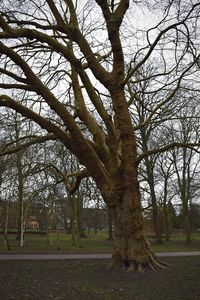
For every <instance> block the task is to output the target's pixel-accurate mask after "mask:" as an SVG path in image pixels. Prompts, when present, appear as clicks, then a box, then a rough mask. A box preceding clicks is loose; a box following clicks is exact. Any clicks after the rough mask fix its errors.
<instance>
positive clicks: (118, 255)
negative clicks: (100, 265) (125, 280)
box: [109, 187, 164, 272]
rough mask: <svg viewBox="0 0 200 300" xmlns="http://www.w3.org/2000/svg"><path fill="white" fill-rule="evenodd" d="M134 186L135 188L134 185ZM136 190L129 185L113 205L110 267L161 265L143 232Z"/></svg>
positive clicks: (140, 268) (141, 270) (151, 267)
mask: <svg viewBox="0 0 200 300" xmlns="http://www.w3.org/2000/svg"><path fill="white" fill-rule="evenodd" d="M137 189H139V188H138V187H137ZM138 195H139V192H136V191H135V190H134V189H133V188H131V189H130V188H129V189H127V190H125V191H124V193H123V197H122V199H121V201H120V202H119V204H118V205H117V206H116V208H115V209H113V216H114V236H115V244H114V249H113V255H112V262H111V264H110V266H109V267H111V268H125V269H127V271H128V272H129V271H133V270H135V271H138V272H143V271H145V270H147V269H153V270H156V269H158V268H162V267H164V263H162V262H160V261H159V260H158V258H157V257H156V256H155V255H154V254H153V253H152V252H151V249H150V245H149V243H148V241H147V240H146V238H145V237H144V233H143V216H142V212H141V205H140V199H139V196H138Z"/></svg>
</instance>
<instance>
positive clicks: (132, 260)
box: [108, 238, 167, 272]
mask: <svg viewBox="0 0 200 300" xmlns="http://www.w3.org/2000/svg"><path fill="white" fill-rule="evenodd" d="M134 242H136V241H134ZM131 244H132V243H131ZM120 245H122V243H121V244H120ZM129 246H130V245H129ZM166 266H167V264H166V263H165V262H162V261H160V260H159V259H158V257H156V255H155V254H154V253H153V252H151V250H150V247H149V243H148V241H147V240H146V239H145V238H143V239H142V241H139V240H138V241H137V243H136V244H135V243H134V246H133V245H132V247H131V248H130V249H128V248H126V252H124V249H123V248H122V247H115V249H114V251H113V255H112V261H111V263H110V264H109V265H108V268H109V269H123V270H126V271H127V272H132V271H136V272H145V271H147V270H154V271H156V270H158V269H164V268H165V267H166Z"/></svg>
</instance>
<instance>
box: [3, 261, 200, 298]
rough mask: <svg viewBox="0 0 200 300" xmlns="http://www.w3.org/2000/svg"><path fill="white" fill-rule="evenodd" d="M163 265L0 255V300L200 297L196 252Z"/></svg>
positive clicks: (198, 267)
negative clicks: (145, 268) (122, 266)
mask: <svg viewBox="0 0 200 300" xmlns="http://www.w3.org/2000/svg"><path fill="white" fill-rule="evenodd" d="M164 260H165V262H167V263H169V264H170V266H169V267H168V268H166V269H165V270H159V271H157V272H155V271H149V272H146V273H144V274H138V273H125V272H124V271H113V270H109V271H108V270H106V266H107V264H108V260H102V259H99V260H61V261H58V260H55V261H0V270H1V272H0V300H10V299H14V300H25V299H26V300H28V299H31V300H36V299H37V300H43V299H44V300H46V299H54V300H60V299H66V300H79V299H81V300H120V299H121V300H122V299H123V300H160V299H163V300H199V299H200V257H199V256H196V257H170V258H165V259H164Z"/></svg>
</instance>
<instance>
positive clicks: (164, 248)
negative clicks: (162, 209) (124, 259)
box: [0, 232, 200, 253]
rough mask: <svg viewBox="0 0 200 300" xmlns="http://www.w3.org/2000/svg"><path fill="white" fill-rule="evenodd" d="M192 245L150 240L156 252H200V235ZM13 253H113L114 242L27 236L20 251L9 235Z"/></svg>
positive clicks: (177, 239) (0, 244)
mask: <svg viewBox="0 0 200 300" xmlns="http://www.w3.org/2000/svg"><path fill="white" fill-rule="evenodd" d="M192 240H193V241H192V243H191V244H190V245H186V243H185V240H184V236H183V235H173V236H172V238H171V240H170V241H169V242H165V243H164V244H161V245H156V244H155V243H154V240H153V239H149V241H150V243H151V246H152V249H153V251H155V252H179V251H200V233H198V234H194V235H193V236H192ZM9 242H10V246H11V251H10V252H13V251H19V250H20V252H27V251H30V252H52V251H57V250H60V251H64V252H85V251H88V252H111V251H112V246H113V242H112V241H108V240H107V234H106V233H99V234H98V235H95V234H90V235H89V236H88V237H86V238H84V239H81V241H80V244H79V245H76V246H73V245H72V239H71V236H70V235H66V234H64V233H59V235H58V234H57V233H53V232H52V233H49V234H48V235H46V236H45V235H37V234H26V235H25V242H24V247H23V249H19V242H18V241H16V235H14V234H9ZM2 252H6V247H5V245H4V238H3V235H0V253H2Z"/></svg>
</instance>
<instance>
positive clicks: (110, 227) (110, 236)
mask: <svg viewBox="0 0 200 300" xmlns="http://www.w3.org/2000/svg"><path fill="white" fill-rule="evenodd" d="M108 240H109V241H113V216H112V210H111V209H108Z"/></svg>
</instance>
